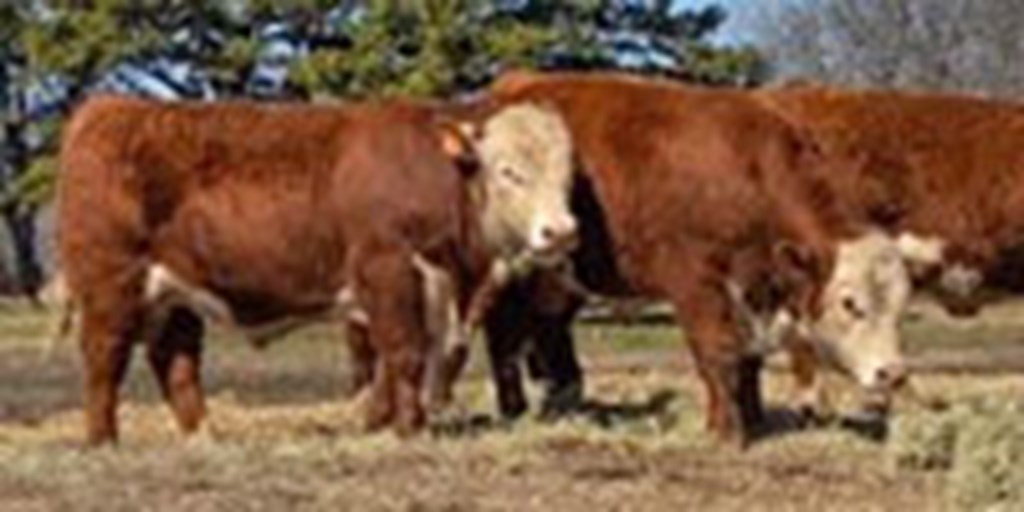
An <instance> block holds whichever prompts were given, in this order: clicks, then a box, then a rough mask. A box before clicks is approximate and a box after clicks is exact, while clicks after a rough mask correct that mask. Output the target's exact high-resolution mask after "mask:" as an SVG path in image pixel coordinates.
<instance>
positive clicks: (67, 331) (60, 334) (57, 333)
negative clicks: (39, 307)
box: [42, 274, 78, 359]
mask: <svg viewBox="0 0 1024 512" xmlns="http://www.w3.org/2000/svg"><path fill="white" fill-rule="evenodd" d="M42 302H43V303H44V304H45V305H46V306H47V308H48V309H49V310H50V311H51V312H53V313H55V315H56V316H55V318H54V321H53V323H52V324H51V327H50V329H49V333H48V334H47V339H46V342H45V345H44V346H43V351H42V354H43V357H44V358H45V359H50V358H52V357H53V356H54V354H56V353H57V351H58V350H59V349H60V347H61V346H63V345H64V344H65V343H67V342H68V341H67V340H68V339H69V338H70V337H71V334H72V331H74V328H75V324H76V318H77V312H78V311H77V308H76V307H75V301H74V298H73V297H72V294H71V293H70V290H68V289H67V283H66V282H65V281H64V278H63V276H62V275H60V274H58V275H57V276H56V277H55V278H54V282H53V283H51V284H50V285H49V286H47V287H46V289H45V290H44V292H43V294H42Z"/></svg>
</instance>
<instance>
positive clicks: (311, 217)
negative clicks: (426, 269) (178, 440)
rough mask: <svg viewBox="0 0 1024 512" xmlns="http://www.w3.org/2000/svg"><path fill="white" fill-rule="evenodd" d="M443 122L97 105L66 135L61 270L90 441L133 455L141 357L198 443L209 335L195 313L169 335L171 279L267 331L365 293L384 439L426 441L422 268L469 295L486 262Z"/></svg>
mask: <svg viewBox="0 0 1024 512" xmlns="http://www.w3.org/2000/svg"><path fill="white" fill-rule="evenodd" d="M441 133H442V132H441V129H439V119H438V116H437V113H436V112H435V110H434V109H433V108H429V107H426V106H419V105H413V104H403V103H387V104H375V105H364V106H350V107H320V106H318V107H312V106H300V105H275V106H258V105H255V104H248V103H226V104H215V105H209V104H207V105H199V104H187V103H186V104H161V103H154V102H148V101H141V100H130V99H122V98H112V97H106V98H98V99H92V100H89V101H88V102H86V104H84V105H83V106H82V107H81V108H80V109H79V110H78V111H77V113H76V114H75V116H74V118H73V120H72V121H71V122H70V124H69V125H68V126H67V128H66V130H65V137H64V141H63V147H62V152H61V165H62V173H61V176H60V180H59V184H58V230H59V231H58V232H59V245H58V247H59V251H60V260H61V261H62V263H63V268H62V270H63V272H64V277H65V278H66V280H67V284H68V286H69V289H70V291H71V293H72V296H73V299H74V302H75V303H76V305H77V306H78V307H79V308H80V313H81V333H80V335H81V336H82V349H83V354H84V356H85V370H86V379H85V400H86V418H87V427H88V437H89V440H90V441H92V442H104V441H110V440H113V439H115V438H116V435H117V425H116V404H117V388H118V384H119V383H120V381H121V379H122V377H123V375H124V369H125V367H126V365H127V361H128V357H129V351H130V344H131V343H132V341H133V340H135V339H138V338H147V342H148V347H147V348H148V353H149V360H150V363H151V365H152V367H153V370H154V371H155V372H156V374H157V377H158V380H159V382H160V384H161V387H162V389H163V391H164V394H165V396H166V397H167V399H168V400H169V402H170V404H171V406H172V408H173V409H174V412H175V414H176V417H177V419H178V422H179V424H180V425H181V427H182V428H183V429H185V430H186V431H191V430H194V429H195V428H197V427H198V425H199V422H200V420H201V418H202V416H203V410H204V408H203V397H202V392H201V390H200V388H199V364H200V352H201V349H200V345H201V344H200V341H201V340H200V339H201V337H202V331H203V324H202V321H201V320H200V319H199V318H198V317H197V316H196V315H195V313H193V312H191V311H188V310H185V309H181V308H177V309H175V310H173V311H172V312H171V313H170V316H169V318H168V319H167V323H166V325H165V326H163V327H162V329H161V330H160V331H159V332H158V333H156V335H154V336H152V337H151V338H152V339H149V338H150V336H143V335H142V332H141V330H142V329H143V328H144V327H146V326H145V324H146V321H145V320H146V318H145V316H146V315H145V313H146V312H145V311H144V310H145V304H144V290H143V288H144V286H145V280H146V275H147V271H148V269H149V268H150V267H151V266H152V265H154V264H160V265H162V266H163V267H166V268H168V269H170V270H171V271H172V272H173V273H174V275H176V276H178V277H179V278H181V279H183V280H185V281H187V282H188V283H189V284H190V285H194V286H196V287H201V288H203V289H205V290H207V291H209V292H212V293H213V294H215V295H216V296H217V297H220V298H222V299H223V300H224V301H225V302H226V303H227V304H228V306H229V308H230V310H231V311H230V313H231V320H232V321H233V322H235V323H236V324H237V325H238V326H240V327H243V328H245V327H258V326H261V325H265V324H267V323H268V322H274V321H278V320H281V319H283V318H286V317H292V316H307V315H315V314H318V313H322V312H324V311H329V310H330V309H331V308H332V307H334V306H335V305H336V302H337V301H338V296H339V292H340V291H341V290H343V289H346V288H349V289H354V290H355V291H356V294H357V295H358V298H359V305H360V307H361V308H363V309H365V310H366V312H367V313H368V316H369V318H370V325H369V332H370V334H371V339H372V342H373V344H374V348H375V350H376V351H377V353H379V354H380V355H381V358H382V360H383V364H382V366H381V368H383V370H382V375H378V379H377V381H376V382H375V388H374V399H373V401H372V405H371V407H370V409H369V410H368V425H369V426H370V427H378V426H384V425H387V424H392V423H393V424H395V425H396V427H397V428H398V429H399V430H400V431H402V432H407V431H411V430H413V429H415V428H417V427H418V426H420V425H421V424H422V421H423V412H422V408H421V405H420V403H419V390H418V389H417V387H418V385H419V384H418V383H419V381H420V376H421V373H422V371H423V357H424V355H423V352H424V347H425V346H426V344H427V340H426V335H425V332H424V325H423V323H424V319H423V318H422V316H423V313H422V312H423V307H422V304H420V303H421V302H422V300H423V298H422V293H421V292H420V282H419V281H420V276H419V274H418V273H417V272H416V271H415V269H414V268H413V266H412V255H413V254H420V255H423V256H425V257H427V258H428V259H430V260H431V261H432V262H433V263H435V264H437V265H439V266H441V267H443V268H445V269H447V270H448V271H450V272H452V274H453V275H455V276H458V277H459V278H460V283H459V284H460V285H462V286H461V288H463V289H464V290H463V292H462V295H463V296H468V295H469V292H468V291H467V290H470V289H471V288H472V287H473V282H474V280H475V279H477V278H479V277H481V276H482V275H483V272H484V270H485V269H486V261H484V260H483V259H482V256H481V254H482V252H481V250H480V249H479V247H480V244H479V243H478V242H477V238H478V234H475V229H474V226H475V220H474V218H473V209H472V208H471V205H470V200H469V199H468V196H469V194H468V193H467V184H468V179H467V176H468V174H466V173H465V170H464V169H463V170H460V169H457V166H456V165H454V164H453V161H452V159H451V158H450V157H449V155H448V154H446V153H444V152H443V151H442V144H441V141H442V137H441V136H440V134H441Z"/></svg>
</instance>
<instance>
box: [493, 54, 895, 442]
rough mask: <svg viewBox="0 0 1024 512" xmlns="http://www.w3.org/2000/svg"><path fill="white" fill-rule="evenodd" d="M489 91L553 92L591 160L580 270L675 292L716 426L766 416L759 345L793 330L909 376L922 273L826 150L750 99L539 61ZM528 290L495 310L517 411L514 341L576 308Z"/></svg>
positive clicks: (605, 289)
mask: <svg viewBox="0 0 1024 512" xmlns="http://www.w3.org/2000/svg"><path fill="white" fill-rule="evenodd" d="M490 93H491V95H492V96H494V97H497V98H500V99H502V100H506V101H507V100H514V101H524V100H529V101H547V102H551V103H553V104H555V105H557V107H558V109H559V111H560V112H561V113H562V115H563V116H565V119H566V121H567V123H568V125H569V129H570V131H571V133H572V136H573V139H574V142H575V145H576V148H577V151H578V153H579V155H580V158H581V161H582V166H581V167H582V169H583V173H584V174H585V180H584V181H585V183H583V184H582V185H581V186H579V187H577V189H576V190H575V191H574V193H573V209H574V212H575V213H576V216H577V218H578V219H579V221H580V223H581V224H580V235H581V246H580V248H579V249H578V250H577V251H576V253H575V254H574V264H575V268H576V276H577V277H578V279H579V281H581V282H582V284H583V285H585V286H586V287H588V288H590V289H592V290H594V291H597V292H599V293H602V294H606V295H612V296H636V295H639V296H644V297H649V298H656V299H667V300H668V301H670V302H671V303H672V305H673V306H674V307H675V311H676V314H677V317H678V320H679V322H680V324H681V325H682V326H683V328H684V329H685V330H686V332H687V334H688V337H687V339H688V341H689V344H690V346H691V348H692V349H693V353H694V356H695V358H696V360H697V366H698V369H699V372H700V375H701V377H702V379H703V380H704V383H705V385H706V386H707V390H708V400H709V401H708V421H709V428H710V429H711V430H712V431H714V432H715V433H717V434H718V435H719V436H721V437H723V438H726V439H730V440H735V441H740V442H743V441H745V440H746V439H747V437H748V434H749V429H750V428H751V427H753V426H754V424H755V423H756V422H758V421H759V420H760V419H761V415H762V411H761V407H760V398H759V394H758V389H757V388H758V386H757V379H758V370H759V367H760V364H761V362H760V361H761V357H760V355H759V352H760V349H761V347H760V345H772V344H774V343H775V342H776V341H777V338H780V337H781V336H782V335H783V334H784V333H786V332H789V331H790V330H796V331H797V332H801V333H802V334H804V335H806V336H808V337H809V338H810V339H812V340H814V341H815V342H816V345H817V346H820V347H821V348H822V350H825V351H827V352H828V353H829V354H831V355H832V356H833V360H834V361H835V362H836V363H837V364H838V365H839V366H840V367H841V368H843V369H845V370H846V371H847V372H848V373H850V374H852V375H853V376H854V377H855V378H856V380H857V381H858V382H859V383H860V384H862V385H863V386H864V387H866V388H872V389H884V390H890V389H892V388H895V387H897V386H899V384H900V383H901V382H902V380H903V377H904V372H905V370H904V367H903V363H902V360H901V358H900V355H899V351H898V343H897V336H898V331H897V319H898V316H899V313H900V311H901V310H902V307H903V305H904V302H905V299H906V294H907V291H908V286H909V285H908V282H907V276H906V274H905V269H904V266H903V262H902V259H901V255H900V253H899V247H898V244H896V242H895V240H893V239H890V238H889V237H887V236H884V235H882V234H880V233H878V232H874V231H871V230H867V229H864V228H862V227H861V226H862V225H861V224H860V223H857V222H850V220H851V219H850V218H849V217H848V216H847V214H846V212H843V211H841V210H839V209H837V208H836V206H837V204H838V203H837V202H836V201H834V198H833V197H832V196H831V195H830V191H829V189H828V188H827V187H825V186H824V183H823V182H822V181H821V179H820V178H819V174H820V173H822V172H826V171H827V170H826V169H824V161H823V160H822V159H821V158H820V155H818V154H817V152H816V150H815V148H814V147H813V146H812V145H810V144H808V143H807V141H806V140H805V139H804V138H802V137H801V136H800V135H799V134H798V133H796V132H795V131H794V130H793V129H792V128H791V127H790V126H789V125H788V124H787V123H786V122H784V121H783V120H782V119H781V118H779V117H778V116H776V115H774V114H772V113H771V112H770V111H769V110H766V109H765V108H763V107H762V106H761V105H759V104H758V103H757V101H755V100H754V99H753V98H751V97H749V96H748V95H746V94H745V93H743V92H739V91H728V90H708V89H702V88H695V87H683V86H680V85H677V84H669V83H663V82H653V81H644V80H639V79H635V78H629V77H622V76H614V75H612V76H608V75H577V74H548V75H536V74H529V73H517V74H512V75H510V76H506V77H504V78H502V79H500V80H499V81H498V82H497V83H496V84H495V85H494V86H493V87H492V88H491V90H490ZM527 288H528V287H527ZM521 290H522V289H519V290H516V289H513V290H510V291H509V294H508V295H507V296H506V297H505V300H502V301H499V303H498V305H497V306H496V308H495V310H494V311H492V313H491V314H490V315H489V318H488V322H487V324H488V333H489V335H490V337H491V341H492V343H491V347H492V356H498V357H493V358H492V364H493V365H494V375H495V378H496V379H497V381H498V384H499V400H500V402H501V406H502V408H503V410H504V412H506V413H511V414H515V413H518V412H520V411H521V410H522V407H523V402H522V400H521V391H515V390H514V389H513V391H512V392H511V393H508V394H506V392H505V391H506V390H503V388H504V386H502V381H503V380H515V381H516V384H515V386H518V376H517V375H516V370H515V368H512V367H510V366H509V365H515V364H516V362H515V361H514V360H510V359H509V358H503V357H501V355H502V354H506V353H507V350H504V349H503V348H502V347H503V346H505V347H508V346H517V345H521V343H519V341H521V339H522V337H523V336H526V335H529V334H531V331H532V334H533V335H536V334H537V331H538V330H544V329H552V326H555V327H554V329H555V331H554V332H555V333H561V335H562V337H563V338H567V337H568V331H567V326H568V322H569V321H571V318H572V311H573V309H574V306H573V304H572V303H571V301H570V302H569V303H562V304H558V303H555V304H554V305H552V304H551V303H548V304H547V305H540V304H542V303H540V302H534V303H533V304H534V305H531V302H530V300H529V299H530V297H535V296H536V292H535V291H528V292H527V293H526V294H525V295H524V294H522V293H519V292H521ZM524 308H525V309H526V312H527V316H522V315H523V314H524V313H523V311H522V310H523V309H524ZM510 327H517V328H516V329H511V328H510ZM524 333H525V334H524ZM517 337H518V338H519V339H518V340H517V339H516V338H517ZM562 346H563V347H564V346H565V345H564V344H562ZM571 359H572V358H571V352H570V353H568V354H566V357H563V358H562V359H561V360H562V361H563V362H564V361H567V360H571ZM570 363H571V361H570ZM573 364H574V363H571V364H570V365H569V366H570V368H568V371H572V368H571V366H572V365H573ZM576 371H577V373H578V368H577V369H576ZM510 375H511V376H512V377H509V376H510ZM567 380H570V381H571V380H572V379H571V378H570V379H567ZM515 386H513V388H515ZM516 395H518V396H516Z"/></svg>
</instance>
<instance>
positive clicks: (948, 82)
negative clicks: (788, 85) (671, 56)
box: [753, 0, 1024, 96]
mask: <svg viewBox="0 0 1024 512" xmlns="http://www.w3.org/2000/svg"><path fill="white" fill-rule="evenodd" d="M759 8H760V9H761V11H762V12H760V13H759V16H758V17H757V19H758V20H759V21H758V22H757V23H756V24H755V25H754V27H753V30H754V31H755V33H756V36H757V43H758V44H759V45H760V48H761V49H762V50H763V51H764V52H765V55H766V56H767V58H768V60H769V62H770V63H771V65H772V66H773V68H774V72H775V75H776V76H777V77H778V78H782V79H794V78H806V79H813V80H820V81H824V82H828V83H833V84H839V85H852V86H874V87H900V88H921V89H942V90H951V91H952V90H955V91H965V92H972V93H979V94H985V95H995V96H1019V95H1022V94H1024V38H1022V37H1021V34H1024V2H1021V1H1016V0H856V1H851V0H817V1H808V0H772V1H767V2H764V3H762V4H760V6H759Z"/></svg>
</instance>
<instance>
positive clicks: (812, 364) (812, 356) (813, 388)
mask: <svg viewBox="0 0 1024 512" xmlns="http://www.w3.org/2000/svg"><path fill="white" fill-rule="evenodd" d="M785 348H786V352H787V353H788V354H789V360H790V367H791V371H792V372H793V383H794V386H795V395H796V408H797V413H798V414H799V415H800V417H801V419H802V420H804V421H810V422H821V421H825V420H826V419H827V417H828V416H829V415H830V414H831V411H829V410H828V409H829V406H828V403H827V401H828V400H827V397H825V390H824V388H823V386H822V383H821V376H820V375H819V365H820V364H821V363H820V361H819V359H818V354H817V353H816V352H815V350H814V347H813V346H812V345H811V344H810V342H808V341H807V340H803V339H799V338H790V339H788V340H787V341H786V344H785Z"/></svg>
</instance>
